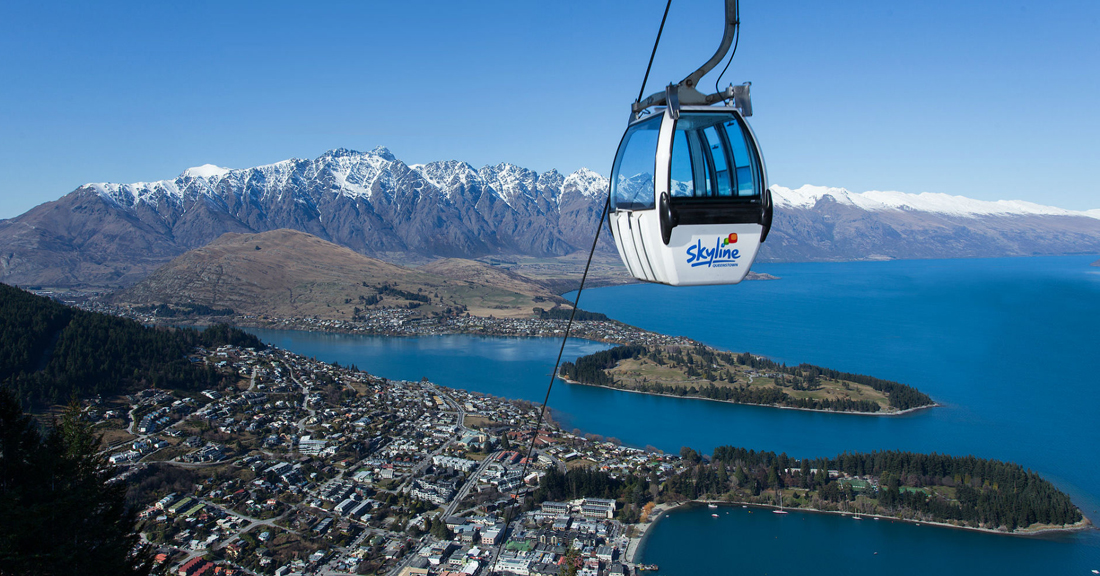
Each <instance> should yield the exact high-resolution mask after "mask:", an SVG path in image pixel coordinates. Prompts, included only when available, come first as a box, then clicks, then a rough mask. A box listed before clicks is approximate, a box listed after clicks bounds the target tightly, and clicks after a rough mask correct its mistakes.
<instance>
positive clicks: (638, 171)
mask: <svg viewBox="0 0 1100 576" xmlns="http://www.w3.org/2000/svg"><path fill="white" fill-rule="evenodd" d="M660 128H661V117H660V116H658V117H656V118H653V119H652V120H647V121H645V122H642V123H641V124H635V125H634V126H632V127H631V128H630V130H628V131H627V133H626V136H624V137H623V143H622V145H621V146H620V147H619V153H618V155H617V156H616V157H615V166H614V168H613V169H612V172H611V199H612V202H614V207H615V208H619V209H626V210H644V209H647V208H653V207H654V201H653V166H654V164H655V163H656V158H657V136H658V134H659V133H660Z"/></svg>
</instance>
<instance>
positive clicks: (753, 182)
mask: <svg viewBox="0 0 1100 576" xmlns="http://www.w3.org/2000/svg"><path fill="white" fill-rule="evenodd" d="M670 169H671V170H670V173H669V176H670V178H669V179H670V182H669V188H670V189H671V190H672V195H673V196H674V197H677V198H715V197H725V198H729V197H732V196H739V197H744V196H754V195H757V194H759V193H760V192H759V182H760V179H761V171H760V169H759V167H758V161H757V159H756V156H755V153H754V149H753V148H752V147H751V146H750V145H749V141H747V140H746V135H745V133H744V130H743V126H742V124H741V123H740V122H739V121H738V120H737V118H736V117H734V116H732V115H730V114H684V115H682V116H681V117H680V119H679V120H677V122H676V130H675V132H674V134H673V137H672V165H671V166H670Z"/></svg>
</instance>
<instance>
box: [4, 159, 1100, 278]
mask: <svg viewBox="0 0 1100 576" xmlns="http://www.w3.org/2000/svg"><path fill="white" fill-rule="evenodd" d="M772 190H773V193H774V196H775V200H776V217H775V223H774V225H773V229H772V234H771V235H770V236H769V238H768V242H767V243H766V244H765V245H764V247H763V249H762V251H761V259H762V260H786V261H799V260H851V259H865V258H941V257H959V256H1005V255H1031V254H1062V253H1074V252H1096V253H1100V210H1091V211H1088V212H1072V211H1069V210H1062V209H1059V208H1051V207H1045V206H1039V205H1037V204H1032V203H1029V202H1020V201H999V202H985V201H978V200H973V199H969V198H964V197H961V196H947V195H943V194H928V193H924V194H906V193H901V192H864V193H859V194H856V193H852V192H849V191H847V190H844V189H840V188H825V187H818V186H803V187H801V188H798V189H793V190H792V189H789V188H783V187H781V186H772ZM606 193H607V179H606V178H604V177H603V176H601V175H600V174H597V173H595V172H593V171H591V170H587V169H581V170H578V171H576V172H574V173H572V174H569V175H564V174H561V173H559V172H557V171H554V170H551V171H549V172H544V173H541V174H539V173H537V172H534V171H532V170H528V169H526V168H522V167H519V166H515V165H513V164H507V163H504V164H499V165H496V166H485V167H482V168H480V169H475V168H474V167H473V166H471V165H470V164H468V163H465V162H461V161H456V160H449V161H440V162H432V163H428V164H414V165H408V164H405V163H404V162H402V161H401V160H399V159H397V158H396V157H394V156H393V154H391V153H390V152H389V150H387V149H385V148H381V147H380V148H376V149H374V150H372V151H370V152H356V151H351V150H346V149H336V150H332V151H329V152H326V153H325V154H323V155H321V156H320V157H319V158H316V159H314V160H303V159H291V160H285V161H282V162H277V163H274V164H268V165H265V166H257V167H254V168H246V169H227V168H221V167H218V166H215V165H211V164H207V165H203V166H198V167H195V168H189V169H187V170H185V171H183V173H181V174H180V175H179V176H177V177H176V178H173V179H170V180H161V181H157V182H147V183H146V182H142V183H134V184H110V183H102V184H86V185H84V186H81V187H79V188H77V189H76V190H74V191H73V192H71V193H69V194H67V195H65V196H64V197H62V198H60V199H59V200H56V201H53V202H47V203H45V204H42V205H40V206H37V207H35V208H33V209H31V210H30V211H28V212H27V213H25V214H23V215H20V216H18V217H16V218H12V219H10V220H3V221H0V281H3V282H8V283H13V284H19V285H46V286H104V287H112V286H126V285H129V284H132V283H134V282H136V281H138V280H140V279H142V278H144V277H145V276H146V275H148V274H149V273H151V272H152V271H153V270H155V269H156V268H157V267H159V266H160V265H162V264H164V263H165V262H167V261H168V260H170V259H171V258H173V257H175V256H178V255H179V254H181V253H183V252H185V251H187V250H190V249H193V248H198V247H201V246H205V245H206V244H207V243H209V242H211V241H212V240H214V239H215V238H217V237H219V236H220V235H222V234H224V233H226V232H243V233H252V232H263V231H267V230H275V229H279V228H291V229H295V230H300V231H303V232H308V233H310V234H314V235H316V236H319V237H321V238H323V239H325V240H329V241H331V242H335V243H337V244H341V245H344V246H347V247H348V248H351V249H352V250H355V251H357V252H360V253H362V254H366V255H370V256H375V257H380V258H383V259H388V260H391V261H395V262H400V263H408V262H415V261H425V260H428V259H432V258H436V257H479V256H485V255H492V254H500V255H530V256H540V257H545V256H560V255H565V254H569V253H571V252H575V251H577V250H587V249H588V247H589V246H590V245H591V241H592V234H593V232H594V231H595V229H596V223H597V220H598V218H599V215H600V212H601V210H602V208H603V202H604V199H605V194H606ZM601 249H602V250H606V251H611V252H613V251H614V248H613V247H612V245H611V243H610V240H609V238H608V236H607V235H605V236H603V237H602V242H601Z"/></svg>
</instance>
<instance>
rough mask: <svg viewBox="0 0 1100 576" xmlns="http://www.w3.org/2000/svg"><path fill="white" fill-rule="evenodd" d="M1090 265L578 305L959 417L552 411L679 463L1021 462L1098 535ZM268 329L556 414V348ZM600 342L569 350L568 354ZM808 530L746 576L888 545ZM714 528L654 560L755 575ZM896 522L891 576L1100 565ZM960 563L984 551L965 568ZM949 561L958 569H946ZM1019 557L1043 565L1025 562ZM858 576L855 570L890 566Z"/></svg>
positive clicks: (789, 272)
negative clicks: (679, 454) (725, 454)
mask: <svg viewBox="0 0 1100 576" xmlns="http://www.w3.org/2000/svg"><path fill="white" fill-rule="evenodd" d="M1094 260H1096V256H1075V257H1057V258H1017V259H983V260H924V261H897V262H859V263H805V264H771V265H764V264H760V265H757V266H756V267H754V270H756V271H758V272H767V273H770V274H773V275H776V276H779V277H781V279H780V280H774V281H759V282H744V283H742V284H739V285H736V286H715V287H700V288H669V287H665V286H658V285H632V286H621V287H614V288H600V289H595V290H589V291H586V292H585V293H584V294H583V295H582V300H581V307H582V308H584V309H586V310H591V311H597V312H604V313H607V314H608V315H610V316H611V317H613V318H616V319H618V320H621V321H623V322H627V323H629V324H633V325H636V326H639V327H642V328H646V329H650V330H655V331H658V332H663V333H667V334H674V335H684V336H689V337H692V338H695V339H697V340H700V341H702V342H706V343H708V344H711V345H713V346H716V347H719V348H722V349H727V350H733V351H750V352H754V353H759V354H764V355H767V356H770V357H772V358H774V359H776V360H780V361H783V362H787V363H800V362H810V363H814V364H819V365H822V366H827V367H830V368H837V369H842V370H847V371H852V372H860V373H866V374H870V375H873V376H878V377H881V378H890V379H895V380H898V381H901V382H904V383H907V384H910V385H913V386H916V387H917V388H919V389H921V390H923V391H925V392H927V393H928V394H930V395H931V396H932V397H933V398H934V399H935V400H936V401H937V402H939V403H941V404H943V406H942V407H939V408H935V409H931V410H924V411H920V412H916V413H912V414H908V415H905V416H899V417H870V416H854V415H844V414H819V413H812V412H803V411H793V410H779V409H773V408H761V407H750V406H736V405H732V404H725V403H717V402H708V401H702V400H690V399H676V398H664V397H651V396H644V395H640V394H631V393H626V392H618V391H613V390H605V389H598V388H590V387H584V386H570V385H566V384H563V383H560V382H559V383H558V384H556V385H555V388H554V392H553V394H552V395H551V398H550V405H551V407H552V408H553V409H554V411H555V418H556V419H557V420H558V421H559V422H561V423H562V424H563V425H564V426H565V427H566V428H567V429H571V428H574V427H575V428H579V429H581V430H583V431H585V432H594V433H598V434H602V435H604V436H609V437H611V436H613V437H616V438H619V439H621V440H622V441H624V442H626V443H628V444H632V445H637V446H645V445H653V446H656V447H658V448H661V449H663V450H666V451H677V450H679V448H680V447H681V446H685V445H686V446H692V447H694V448H696V449H699V450H702V451H703V452H708V451H710V450H712V449H713V448H714V447H715V446H718V445H722V444H732V445H736V446H745V447H749V448H756V449H766V450H775V451H778V452H786V453H787V454H789V455H792V456H797V457H801V456H820V455H835V454H838V453H840V452H843V451H845V450H858V451H869V450H876V449H901V450H914V451H921V452H933V451H934V452H941V453H949V454H956V455H965V454H974V455H977V456H982V457H989V458H998V459H1003V460H1011V461H1015V462H1019V463H1021V464H1022V465H1024V466H1026V467H1029V468H1031V469H1033V470H1036V471H1038V472H1040V473H1042V474H1043V475H1044V476H1045V477H1047V478H1049V479H1051V480H1052V481H1054V482H1055V483H1056V484H1058V486H1059V487H1060V488H1062V489H1063V490H1066V491H1067V492H1069V493H1070V494H1071V496H1073V498H1074V501H1075V502H1076V503H1077V504H1078V505H1079V506H1081V508H1082V509H1083V510H1084V511H1085V513H1086V515H1088V516H1089V517H1090V518H1092V519H1093V520H1094V521H1095V520H1097V519H1100V459H1098V450H1097V448H1096V441H1097V438H1098V437H1100V434H1098V433H1100V411H1098V410H1097V408H1098V407H1100V370H1098V368H1100V364H1098V362H1097V361H1098V360H1100V269H1097V268H1090V267H1089V266H1088V264H1089V263H1090V262H1092V261H1094ZM256 332H257V334H259V335H260V336H261V337H262V338H263V339H265V340H266V341H268V342H270V343H272V344H275V345H277V346H279V347H282V348H286V349H289V350H292V351H295V352H298V353H301V354H305V355H309V356H316V357H317V358H319V359H322V360H328V361H339V362H340V363H342V364H351V363H354V364H356V365H358V366H359V367H360V368H362V369H364V370H367V371H369V372H372V373H376V374H379V375H381V376H386V377H390V378H405V379H419V378H421V377H428V378H429V379H431V380H432V381H434V382H437V383H439V384H442V385H446V386H453V387H457V388H465V389H468V390H477V391H480V392H486V393H491V394H495V395H500V396H508V397H514V398H524V399H527V400H532V401H541V400H542V397H543V394H544V393H545V387H546V385H547V383H548V382H549V377H550V370H551V368H552V367H553V361H554V357H555V355H556V353H557V345H558V343H557V342H554V341H547V340H540V339H516V338H480V337H471V336H448V337H435V338H408V339H395V338H374V337H362V336H341V335H328V334H318V333H305V332H278V331H256ZM603 347H605V346H604V345H602V344H597V343H592V342H584V341H573V342H571V343H570V344H569V346H568V347H567V349H566V358H569V359H571V358H575V357H576V356H578V355H581V354H586V353H589V352H591V351H594V350H598V349H601V348H603ZM739 510H740V509H739ZM803 516H807V515H806V514H797V513H796V514H790V515H787V516H786V517H779V518H783V519H784V520H791V521H789V522H786V523H785V524H777V525H776V526H775V527H776V529H780V530H782V529H786V528H785V526H801V528H792V531H791V532H788V533H776V534H773V536H777V538H773V539H774V540H786V543H787V544H788V545H789V544H790V543H791V542H792V541H797V542H802V543H803V545H802V546H801V547H799V548H797V549H796V550H791V549H790V548H789V547H784V548H783V550H782V551H781V552H776V555H775V556H774V558H775V559H776V561H775V562H774V563H772V562H769V561H767V560H761V561H762V562H764V563H763V564H759V566H760V568H759V569H757V568H754V569H752V570H750V572H754V573H764V572H767V573H771V574H779V573H793V572H801V571H803V570H815V571H822V570H825V573H848V572H849V570H846V569H845V570H842V571H834V572H829V571H828V570H829V566H838V567H841V566H845V564H844V562H847V561H848V560H850V558H849V556H850V553H851V550H850V549H849V548H845V544H844V542H845V541H846V540H848V539H857V540H861V539H864V538H867V536H866V534H865V533H866V532H867V531H868V530H872V532H873V533H875V534H878V532H874V530H887V529H886V528H881V527H880V526H884V524H883V522H882V521H878V522H875V523H874V524H869V523H868V522H867V521H861V522H856V521H853V520H851V519H848V518H843V517H837V516H829V515H810V516H812V520H810V519H806V520H799V518H801V517H803ZM711 520H713V519H712V518H711V517H710V515H709V514H701V513H698V512H695V511H684V512H674V513H672V514H671V515H670V516H669V517H667V518H665V519H664V520H662V522H660V523H659V524H658V526H657V527H656V528H655V529H654V532H653V535H652V537H651V539H650V541H649V545H648V546H647V547H646V549H645V552H644V558H643V559H644V560H646V561H649V562H657V563H659V564H661V567H662V569H661V573H662V574H665V573H667V574H676V573H682V574H688V573H696V571H697V570H698V569H699V568H704V567H707V566H712V567H714V568H717V569H718V571H719V572H727V571H728V570H730V569H732V568H733V567H734V566H739V565H740V564H739V563H738V562H739V561H737V562H734V561H733V560H732V559H731V556H730V552H732V550H731V549H730V548H729V547H728V542H729V540H728V538H742V539H743V537H739V536H737V534H738V533H737V532H736V530H734V529H733V528H729V527H727V525H726V524H721V525H712V524H710V523H709V521H711ZM681 522H686V523H687V524H686V526H696V527H697V528H698V529H699V530H702V531H703V532H702V533H701V535H700V534H697V535H695V536H694V537H691V538H685V539H681V538H682V534H681V533H683V532H684V530H687V528H684V529H681V528H677V527H678V526H681ZM822 523H823V524H822ZM735 524H736V523H735ZM891 526H893V528H890V529H889V530H892V531H891V532H882V534H880V535H879V536H878V537H879V538H880V540H881V542H882V543H883V544H882V549H880V550H877V551H878V552H879V555H878V556H883V559H885V558H892V559H893V560H892V561H891V564H890V566H891V569H894V568H898V569H903V572H901V573H906V574H908V573H914V574H915V573H917V572H916V571H913V572H906V571H904V570H908V569H909V568H908V567H900V566H898V564H897V561H898V559H899V558H903V557H906V558H908V557H922V559H920V560H919V561H916V562H915V563H911V564H909V565H907V566H924V567H925V569H922V570H921V572H922V573H927V570H928V569H939V570H941V571H942V570H945V569H946V571H947V572H949V573H955V572H956V570H955V569H954V568H953V566H960V567H961V566H965V565H970V564H967V563H968V562H971V561H973V562H977V563H978V564H974V566H981V567H980V568H975V569H974V570H971V572H974V571H976V572H979V573H989V572H993V571H999V572H1002V573H1013V574H1015V573H1034V572H1036V571H1039V572H1047V573H1081V574H1084V573H1089V570H1091V569H1100V537H1098V536H1097V532H1096V531H1091V532H1088V533H1082V534H1072V535H1060V536H1047V537H1042V538H1027V539H1021V538H1008V537H1003V536H996V535H987V534H975V533H972V532H963V531H959V530H950V529H936V528H932V527H926V526H911V525H903V524H901V523H895V524H891ZM742 528H744V527H742ZM745 529H746V530H747V528H745ZM856 530H858V532H855V531H856ZM689 532H690V530H689ZM928 534H931V536H928ZM919 535H920V536H919ZM834 538H836V539H837V540H835V541H834V540H833V539H834ZM929 539H931V540H929ZM876 542H878V541H876ZM746 544H747V547H746V548H744V550H746V551H754V550H755V548H754V546H755V544H752V543H751V542H750V541H746ZM713 546H718V548H717V549H718V550H723V554H718V555H717V556H722V557H724V559H723V562H724V563H723V564H713V565H712V564H708V563H707V561H705V558H706V557H707V556H708V555H714V552H713V550H714V549H713V548H712V547H713ZM918 546H919V548H918ZM918 549H919V550H921V553H916V551H917V550H918ZM934 551H935V552H934ZM961 551H968V552H969V553H971V554H974V555H975V556H974V558H969V559H967V560H966V561H965V562H963V561H962V560H961V559H959V562H955V561H954V560H953V559H955V558H956V555H958V554H962V552H961ZM903 552H904V554H903ZM940 553H942V554H944V555H946V556H947V558H940V559H939V560H937V561H935V562H933V560H934V558H933V557H934V556H937V555H939V554H940ZM1021 554H1023V556H1024V557H1026V558H1028V559H1031V561H1030V562H1021V561H1019V558H1020V555H1021ZM735 555H737V556H739V555H738V554H735ZM873 556H874V555H873ZM878 556H875V558H876V559H877V558H878ZM754 557H755V556H754ZM778 558H782V562H779V561H778ZM677 559H679V560H677ZM873 561H876V560H875V559H871V560H867V559H864V560H861V562H873ZM922 561H926V562H929V563H928V564H921V562H922ZM731 562H732V563H731ZM850 566H851V570H850V571H852V572H854V571H864V570H865V569H872V568H873V567H874V566H877V565H876V564H873V563H868V564H861V563H855V564H851V565H850ZM1041 566H1042V567H1046V568H1048V569H1049V570H1047V569H1039V567H1041ZM721 567H724V568H721ZM766 567H771V568H770V569H768V568H766ZM948 567H951V568H948ZM1029 567H1033V568H1034V569H1032V568H1029ZM838 570H839V569H838ZM914 570H915V569H914ZM960 571H961V570H960Z"/></svg>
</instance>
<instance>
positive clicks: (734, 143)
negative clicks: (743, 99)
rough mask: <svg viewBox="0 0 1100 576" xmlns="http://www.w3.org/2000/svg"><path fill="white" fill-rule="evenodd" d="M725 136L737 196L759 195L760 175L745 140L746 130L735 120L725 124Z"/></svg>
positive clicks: (753, 155)
mask: <svg viewBox="0 0 1100 576" xmlns="http://www.w3.org/2000/svg"><path fill="white" fill-rule="evenodd" d="M725 126H726V134H727V136H728V138H729V141H730V149H731V151H732V152H733V164H734V166H735V168H736V169H735V171H734V176H735V181H736V189H737V195H738V196H755V195H757V194H759V193H760V190H759V183H760V180H761V179H762V175H761V174H760V173H759V172H760V171H759V169H758V168H757V161H756V154H755V153H754V150H753V148H752V147H751V146H750V145H749V142H748V140H747V134H746V131H747V128H745V127H743V126H741V123H740V122H738V121H737V119H731V120H729V121H728V122H726V123H725Z"/></svg>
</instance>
